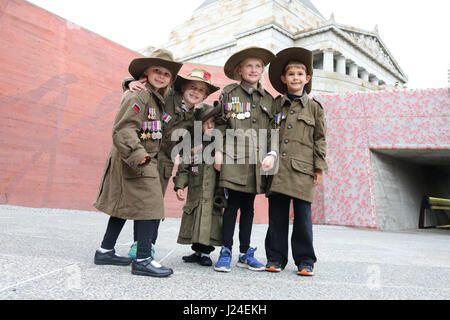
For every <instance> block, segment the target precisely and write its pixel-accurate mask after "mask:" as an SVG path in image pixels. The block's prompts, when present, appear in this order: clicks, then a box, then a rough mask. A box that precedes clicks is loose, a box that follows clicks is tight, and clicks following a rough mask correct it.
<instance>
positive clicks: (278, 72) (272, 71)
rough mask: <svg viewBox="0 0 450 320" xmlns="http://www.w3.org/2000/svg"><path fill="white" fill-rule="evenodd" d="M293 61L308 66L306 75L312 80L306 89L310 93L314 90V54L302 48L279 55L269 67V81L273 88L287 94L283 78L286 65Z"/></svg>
mask: <svg viewBox="0 0 450 320" xmlns="http://www.w3.org/2000/svg"><path fill="white" fill-rule="evenodd" d="M291 61H298V62H301V63H303V64H304V65H305V66H306V74H307V75H309V76H311V80H309V82H308V83H307V84H306V85H305V88H304V89H305V91H306V93H310V92H311V88H312V75H313V54H312V52H311V51H309V50H307V49H305V48H300V47H292V48H287V49H284V50H282V51H280V52H278V53H277V56H276V58H275V59H274V60H273V61H272V62H271V63H270V67H269V79H270V83H271V84H272V87H274V89H275V90H277V91H278V92H279V93H281V94H284V93H286V92H287V86H286V85H285V84H284V83H283V82H282V81H281V76H282V75H283V74H284V71H285V70H284V69H285V68H286V65H287V64H288V63H289V62H291Z"/></svg>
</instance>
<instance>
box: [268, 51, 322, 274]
mask: <svg viewBox="0 0 450 320" xmlns="http://www.w3.org/2000/svg"><path fill="white" fill-rule="evenodd" d="M312 68H313V56H312V52H311V51H309V50H306V49H303V48H296V47H294V48H288V49H285V50H283V51H281V52H279V53H278V54H277V57H276V58H275V60H273V61H272V63H271V65H270V68H269V77H270V81H271V83H272V86H273V87H274V88H275V89H276V90H277V91H278V92H280V93H281V94H282V95H281V96H278V97H277V98H276V99H275V101H274V111H275V118H274V126H275V128H277V129H279V130H280V131H279V136H280V144H279V148H280V149H279V162H278V164H279V167H278V172H277V174H275V175H274V176H272V177H271V179H270V180H269V185H268V188H267V193H266V194H267V196H268V198H269V228H268V230H267V235H266V240H265V247H266V256H267V261H268V262H267V265H266V270H267V271H272V272H280V271H281V270H282V269H284V267H285V266H286V264H287V260H288V258H287V257H288V231H289V207H290V203H291V201H293V206H294V225H293V233H292V238H291V246H292V255H293V258H294V262H295V264H296V265H297V268H298V274H299V275H302V276H312V275H314V272H313V267H314V263H315V262H316V260H317V259H316V256H315V253H314V248H313V234H312V217H311V202H312V201H313V198H314V186H317V185H319V184H320V183H322V173H323V172H324V171H326V170H327V163H326V161H325V156H326V127H325V119H324V110H323V107H322V106H321V104H320V103H319V102H317V101H316V100H314V99H311V98H310V97H309V96H308V93H310V92H311V87H312V73H313V69H312Z"/></svg>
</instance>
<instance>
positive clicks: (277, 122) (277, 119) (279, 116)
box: [275, 112, 282, 128]
mask: <svg viewBox="0 0 450 320" xmlns="http://www.w3.org/2000/svg"><path fill="white" fill-rule="evenodd" d="M281 119H282V116H281V112H280V113H279V114H277V115H276V116H275V128H278V127H279V126H280V123H281Z"/></svg>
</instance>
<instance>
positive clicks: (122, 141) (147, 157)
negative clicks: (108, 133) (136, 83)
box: [94, 50, 182, 277]
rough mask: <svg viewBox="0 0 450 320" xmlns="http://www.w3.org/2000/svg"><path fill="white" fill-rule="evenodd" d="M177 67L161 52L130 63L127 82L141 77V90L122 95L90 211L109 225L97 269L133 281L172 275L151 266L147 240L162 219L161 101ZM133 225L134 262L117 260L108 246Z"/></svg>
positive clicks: (163, 269)
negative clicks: (121, 268)
mask: <svg viewBox="0 0 450 320" xmlns="http://www.w3.org/2000/svg"><path fill="white" fill-rule="evenodd" d="M181 66H182V64H181V63H178V62H175V61H174V60H173V56H172V53H171V52H169V51H167V50H155V51H154V52H153V54H152V56H151V57H149V58H138V59H134V60H133V61H132V62H131V63H130V66H129V71H130V74H131V75H132V76H133V77H138V78H139V77H141V76H145V77H146V78H147V80H148V82H147V84H146V86H145V87H146V89H145V90H142V91H141V92H126V93H125V94H124V96H123V99H122V102H121V105H120V109H119V111H118V112H117V115H116V117H115V120H114V125H113V132H112V139H113V145H112V147H111V152H110V154H109V157H108V159H107V161H106V165H105V169H104V173H103V178H102V182H101V184H100V190H99V193H98V196H97V199H96V201H95V202H94V206H95V207H96V208H97V209H98V210H101V211H103V212H105V213H107V214H108V215H110V219H109V222H108V226H107V229H106V232H105V235H104V238H103V242H102V244H101V247H100V248H99V249H98V250H97V251H96V252H95V256H94V263H95V264H97V265H129V264H130V263H132V267H131V272H132V273H133V274H135V275H144V276H153V277H167V276H169V275H171V274H172V273H173V270H172V269H170V268H165V267H163V266H161V265H160V264H159V263H157V262H156V261H154V259H153V257H152V256H151V247H152V244H151V241H150V240H151V239H156V231H157V226H158V225H159V221H160V220H161V219H163V218H164V200H163V194H162V190H161V184H160V182H159V177H158V170H157V161H156V159H157V156H158V153H159V152H160V147H161V137H162V131H163V127H162V125H161V124H162V121H163V113H164V98H165V96H166V94H167V92H168V91H169V88H170V85H171V84H172V83H173V81H174V80H175V78H176V75H177V73H178V71H179V70H180V68H181ZM127 219H129V220H134V222H135V223H134V224H135V227H136V228H135V230H136V237H137V239H138V241H139V243H143V245H142V246H139V248H138V250H137V257H136V258H137V259H136V260H134V261H131V259H129V258H125V257H120V256H118V255H116V254H115V250H114V246H115V244H116V241H117V238H118V237H119V234H120V232H121V230H122V228H123V226H124V224H125V222H126V220H127Z"/></svg>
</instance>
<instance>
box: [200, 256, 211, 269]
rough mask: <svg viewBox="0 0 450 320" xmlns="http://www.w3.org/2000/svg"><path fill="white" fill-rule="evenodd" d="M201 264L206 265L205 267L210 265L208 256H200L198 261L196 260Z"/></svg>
mask: <svg viewBox="0 0 450 320" xmlns="http://www.w3.org/2000/svg"><path fill="white" fill-rule="evenodd" d="M198 263H199V264H200V265H201V266H206V267H210V266H212V260H211V258H210V257H206V256H203V257H200V261H199V262H198Z"/></svg>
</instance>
